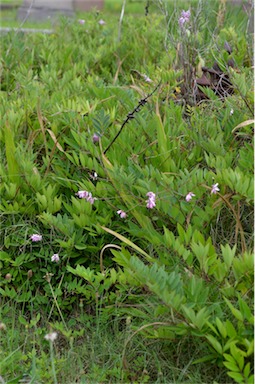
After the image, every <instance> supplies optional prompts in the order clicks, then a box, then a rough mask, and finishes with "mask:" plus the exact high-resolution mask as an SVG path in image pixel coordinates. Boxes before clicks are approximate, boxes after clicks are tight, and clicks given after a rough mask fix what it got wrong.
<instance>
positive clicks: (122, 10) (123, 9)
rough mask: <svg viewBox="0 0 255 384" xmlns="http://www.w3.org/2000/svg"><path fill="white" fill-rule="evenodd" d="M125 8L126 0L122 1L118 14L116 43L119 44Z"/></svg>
mask: <svg viewBox="0 0 255 384" xmlns="http://www.w3.org/2000/svg"><path fill="white" fill-rule="evenodd" d="M125 6H126V0H123V4H122V9H121V13H120V20H119V32H118V42H120V37H121V25H122V20H123V17H124V13H125Z"/></svg>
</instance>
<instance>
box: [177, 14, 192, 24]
mask: <svg viewBox="0 0 255 384" xmlns="http://www.w3.org/2000/svg"><path fill="white" fill-rule="evenodd" d="M189 19H190V10H188V11H182V13H181V17H180V18H179V20H178V23H179V25H180V27H182V26H183V25H184V24H185V23H188V22H189Z"/></svg>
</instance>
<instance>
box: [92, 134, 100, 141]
mask: <svg viewBox="0 0 255 384" xmlns="http://www.w3.org/2000/svg"><path fill="white" fill-rule="evenodd" d="M92 140H93V143H98V142H99V140H100V137H99V136H98V135H97V134H96V133H94V135H93V137H92Z"/></svg>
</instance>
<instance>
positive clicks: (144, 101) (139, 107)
mask: <svg viewBox="0 0 255 384" xmlns="http://www.w3.org/2000/svg"><path fill="white" fill-rule="evenodd" d="M160 84H161V82H160V83H158V85H157V86H156V87H155V88H154V90H153V91H152V92H151V93H149V94H148V95H147V96H146V97H144V98H143V99H141V100H140V101H139V103H138V105H137V106H136V107H135V108H134V109H133V111H132V112H129V113H128V114H127V117H126V119H125V120H124V121H123V123H122V125H121V127H120V130H119V132H118V133H117V135H116V136H115V137H114V138H113V140H112V141H111V143H110V144H109V145H108V147H107V148H106V149H105V150H104V155H105V154H106V152H107V151H108V150H109V149H110V147H111V146H112V145H113V143H114V142H115V140H116V139H117V138H118V137H119V135H120V134H121V131H122V129H123V128H124V127H125V125H126V124H127V123H128V122H129V120H131V119H134V117H135V116H134V115H135V113H137V112H139V111H140V110H141V108H142V107H143V106H144V105H145V104H146V103H147V101H148V99H149V98H150V97H151V96H152V95H153V93H154V92H156V90H157V89H158V87H159V86H160Z"/></svg>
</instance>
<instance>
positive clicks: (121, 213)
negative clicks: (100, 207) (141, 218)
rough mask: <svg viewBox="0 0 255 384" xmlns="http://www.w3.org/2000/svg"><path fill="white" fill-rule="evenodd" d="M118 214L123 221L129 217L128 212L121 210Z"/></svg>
mask: <svg viewBox="0 0 255 384" xmlns="http://www.w3.org/2000/svg"><path fill="white" fill-rule="evenodd" d="M117 214H118V215H119V216H120V218H121V219H125V218H126V217H127V214H126V212H124V211H122V210H121V209H119V210H118V211H117Z"/></svg>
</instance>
